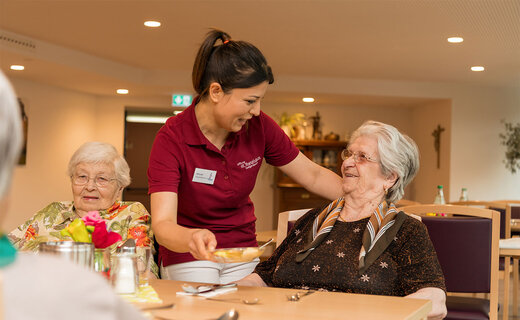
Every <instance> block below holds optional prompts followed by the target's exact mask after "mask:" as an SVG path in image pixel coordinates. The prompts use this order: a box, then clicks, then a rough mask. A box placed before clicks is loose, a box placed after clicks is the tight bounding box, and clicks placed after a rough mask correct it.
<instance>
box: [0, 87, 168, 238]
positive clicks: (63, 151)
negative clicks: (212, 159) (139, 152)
mask: <svg viewBox="0 0 520 320" xmlns="http://www.w3.org/2000/svg"><path fill="white" fill-rule="evenodd" d="M11 81H12V83H13V86H14V87H15V90H16V91H17V94H18V96H19V97H20V98H22V100H23V101H24V104H25V108H26V112H27V114H28V117H29V129H28V145H27V148H28V151H27V164H26V165H25V166H18V167H17V168H16V170H15V175H14V179H13V186H12V189H11V194H10V201H9V202H10V204H9V209H8V211H7V215H6V217H5V219H4V221H3V228H4V229H5V230H12V229H13V228H15V227H16V226H18V225H19V224H20V223H22V222H23V221H25V220H26V219H28V218H29V217H31V216H32V215H33V214H34V213H35V212H36V211H38V210H39V209H41V208H43V207H44V206H46V205H47V204H49V203H50V202H52V201H63V200H71V198H72V194H71V189H70V181H69V178H68V177H67V173H66V171H67V164H68V161H69V159H70V157H71V155H72V154H73V153H74V151H75V150H76V149H77V148H78V147H79V146H80V145H81V144H83V143H84V142H87V141H104V142H108V143H111V144H113V145H114V146H115V147H116V148H117V149H118V150H119V151H120V152H122V151H123V141H124V108H125V106H127V105H146V106H155V107H156V106H165V105H166V106H167V105H168V102H169V99H168V98H165V99H142V100H141V99H132V98H128V97H115V98H100V97H96V96H93V95H89V94H83V93H78V92H74V91H70V90H65V89H61V88H57V87H53V86H47V85H41V84H38V83H34V82H30V81H25V80H21V79H11Z"/></svg>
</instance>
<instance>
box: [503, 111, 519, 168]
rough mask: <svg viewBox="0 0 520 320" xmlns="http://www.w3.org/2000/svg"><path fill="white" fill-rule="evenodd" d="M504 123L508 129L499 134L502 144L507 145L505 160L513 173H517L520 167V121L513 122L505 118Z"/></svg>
mask: <svg viewBox="0 0 520 320" xmlns="http://www.w3.org/2000/svg"><path fill="white" fill-rule="evenodd" d="M502 123H504V126H505V129H506V131H505V132H504V133H501V134H500V135H499V136H500V139H501V144H502V145H504V146H506V154H505V156H506V158H505V160H504V161H503V162H504V163H505V165H506V168H507V169H509V170H510V171H511V173H516V170H517V169H520V123H516V124H513V123H510V122H505V121H503V120H502Z"/></svg>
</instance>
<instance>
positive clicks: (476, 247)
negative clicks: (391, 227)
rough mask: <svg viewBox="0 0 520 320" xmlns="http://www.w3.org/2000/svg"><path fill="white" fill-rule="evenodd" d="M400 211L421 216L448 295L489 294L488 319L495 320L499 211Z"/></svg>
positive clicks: (465, 208) (445, 208) (436, 207)
mask: <svg viewBox="0 0 520 320" xmlns="http://www.w3.org/2000/svg"><path fill="white" fill-rule="evenodd" d="M401 210H402V211H404V212H406V213H413V214H417V215H421V216H422V221H423V223H424V224H425V225H426V228H427V229H428V233H429V235H430V239H431V240H432V243H433V245H434V247H435V251H436V252H437V256H438V258H439V263H440V264H441V268H442V271H443V273H444V277H445V280H446V288H447V290H448V292H468V293H470V292H488V293H490V295H489V310H490V311H489V318H490V319H497V314H498V279H499V266H498V257H499V254H498V250H499V249H498V243H499V219H500V217H499V216H500V214H499V212H497V211H495V210H490V209H483V208H474V207H470V206H459V205H418V206H408V207H403V208H401ZM427 213H446V214H448V215H449V216H447V217H442V216H427V215H426V214H427ZM449 312H450V311H449V310H448V314H449Z"/></svg>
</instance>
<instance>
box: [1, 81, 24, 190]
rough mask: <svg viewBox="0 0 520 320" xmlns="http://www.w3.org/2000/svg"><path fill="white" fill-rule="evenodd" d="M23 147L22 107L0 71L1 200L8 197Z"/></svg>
mask: <svg viewBox="0 0 520 320" xmlns="http://www.w3.org/2000/svg"><path fill="white" fill-rule="evenodd" d="M21 147H22V119H21V115H20V107H19V104H18V100H17V99H16V95H15V93H14V90H13V88H12V87H11V84H10V83H9V81H8V80H7V78H6V77H5V75H4V74H3V73H2V71H0V199H2V198H4V197H5V196H6V195H7V192H8V190H9V187H10V185H11V180H12V176H13V169H14V167H15V165H16V163H17V162H18V157H19V156H20V150H21Z"/></svg>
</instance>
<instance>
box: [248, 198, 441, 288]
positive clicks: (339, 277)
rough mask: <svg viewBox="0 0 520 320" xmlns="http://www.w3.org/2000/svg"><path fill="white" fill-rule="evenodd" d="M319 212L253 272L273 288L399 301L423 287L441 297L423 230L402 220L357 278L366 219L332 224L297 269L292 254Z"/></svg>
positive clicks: (432, 254) (433, 259) (437, 268)
mask: <svg viewBox="0 0 520 320" xmlns="http://www.w3.org/2000/svg"><path fill="white" fill-rule="evenodd" d="M320 212H321V209H319V208H317V209H313V210H311V211H309V212H308V213H306V214H305V215H304V216H303V217H301V218H300V219H299V220H298V221H297V222H296V224H295V226H294V228H293V229H292V230H291V231H290V232H289V234H288V236H287V238H286V239H285V240H284V241H283V242H282V244H281V245H280V246H279V247H278V248H277V249H276V250H275V252H274V253H273V255H272V256H271V257H270V258H269V259H268V260H267V261H264V262H261V263H260V264H258V265H257V267H256V269H255V272H256V273H257V274H258V275H259V276H260V277H261V278H262V279H263V280H264V282H265V283H266V284H267V285H269V286H273V287H282V288H302V289H315V290H326V291H343V292H349V293H362V294H378V295H390V296H405V295H408V294H411V293H414V292H416V291H417V290H419V289H421V288H425V287H437V288H440V289H442V290H444V291H446V287H445V284H444V276H443V274H442V269H441V267H440V265H439V261H438V260H437V254H436V252H435V249H434V248H433V244H432V242H431V240H430V237H429V236H428V231H427V230H426V227H425V226H424V225H423V224H422V223H421V222H420V221H419V220H417V219H415V218H413V217H407V218H406V220H405V221H404V222H403V225H402V226H401V228H400V230H399V231H398V232H397V235H396V237H395V238H394V241H393V242H392V243H391V244H390V245H389V246H388V248H387V249H386V251H384V252H383V254H381V256H379V257H378V258H377V259H376V261H375V262H374V263H373V264H372V265H371V266H369V267H368V269H366V271H365V272H363V273H362V274H360V273H359V271H358V264H359V251H360V250H361V245H362V237H363V232H364V231H365V228H366V225H367V222H368V219H369V218H365V219H362V220H358V221H353V222H343V221H339V220H338V221H337V222H336V224H335V225H334V228H332V231H331V232H330V233H329V235H328V237H327V239H325V240H323V242H322V243H321V244H320V245H319V246H318V247H317V248H316V249H315V250H314V251H313V252H312V253H311V254H310V255H309V256H308V257H307V259H305V260H304V261H303V262H301V263H297V262H296V261H295V257H296V253H297V252H298V251H299V250H301V249H303V247H304V243H305V242H306V241H308V240H307V239H308V238H307V237H308V236H309V234H312V223H313V221H314V218H315V217H316V216H317V215H318V214H319V213H320Z"/></svg>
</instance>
